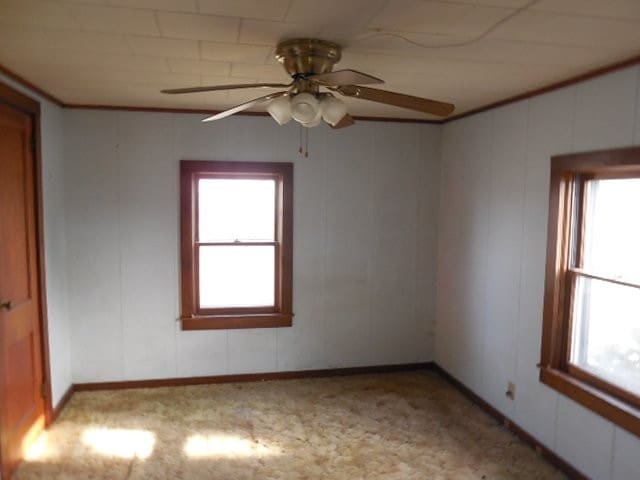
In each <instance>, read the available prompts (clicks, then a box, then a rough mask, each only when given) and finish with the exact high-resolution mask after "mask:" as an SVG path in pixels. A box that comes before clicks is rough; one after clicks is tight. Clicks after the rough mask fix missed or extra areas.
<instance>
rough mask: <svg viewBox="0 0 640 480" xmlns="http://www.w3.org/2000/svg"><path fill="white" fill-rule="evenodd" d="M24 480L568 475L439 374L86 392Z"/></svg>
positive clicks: (27, 465)
mask: <svg viewBox="0 0 640 480" xmlns="http://www.w3.org/2000/svg"><path fill="white" fill-rule="evenodd" d="M28 457H29V458H28V459H27V460H26V461H25V462H24V463H23V465H22V466H21V468H20V469H19V470H18V473H17V475H16V477H15V478H16V480H29V479H46V480H56V479H60V480H61V479H64V480H76V479H77V480H80V479H82V480H87V479H92V480H98V479H105V480H106V479H109V480H124V479H131V480H133V479H140V480H142V479H144V480H152V479H188V480H192V479H194V480H195V479H206V480H217V479H220V480H222V479H224V480H245V479H252V480H262V479H264V480H276V479H287V480H302V479H341V480H343V479H344V480H356V479H363V480H364V479H366V480H374V479H387V480H389V479H398V480H400V479H401V480H410V479H420V480H440V479H442V480H444V479H451V480H454V479H455V480H463V479H465V480H466V479H474V480H481V479H485V480H496V479H518V480H527V479H562V478H565V477H564V476H563V475H562V474H560V473H559V472H558V471H556V470H555V469H554V468H553V467H552V466H550V465H549V464H547V463H546V462H545V461H544V460H542V459H541V458H540V457H538V456H537V455H536V453H535V452H534V451H533V450H531V449H530V448H529V447H527V446H526V445H524V444H523V443H521V442H520V441H519V440H518V439H516V438H515V437H514V436H512V435H511V434H510V433H508V432H507V431H506V430H505V429H504V428H502V427H501V426H499V425H498V424H496V422H495V420H493V419H492V418H490V417H488V416H487V415H486V414H484V413H483V412H482V411H481V410H479V409H478V408H477V407H476V406H474V405H473V404H472V403H470V402H469V401H468V400H467V399H466V398H465V397H463V396H462V395H461V394H460V393H459V392H457V391H456V390H454V388H453V387H451V386H450V385H449V384H448V383H447V382H445V381H444V380H442V379H441V378H440V377H439V376H437V375H436V374H433V373H431V372H416V373H402V374H382V375H362V376H349V377H337V378H320V379H309V380H284V381H273V382H261V383H238V384H218V385H206V386H192V387H170V388H157V389H139V390H119V391H104V392H84V393H77V394H75V395H74V396H73V398H72V399H71V402H70V403H69V405H68V406H67V407H66V409H65V410H64V412H63V413H62V414H61V416H60V417H59V418H58V420H57V421H56V423H55V424H54V425H53V427H52V428H51V429H50V430H49V431H48V432H46V433H45V434H44V435H43V436H42V437H41V438H40V439H39V441H38V442H37V443H36V444H35V445H34V447H33V448H32V449H31V451H30V452H29V456H28Z"/></svg>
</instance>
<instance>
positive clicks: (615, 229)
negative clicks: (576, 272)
mask: <svg viewBox="0 0 640 480" xmlns="http://www.w3.org/2000/svg"><path fill="white" fill-rule="evenodd" d="M639 211H640V179H636V178H632V179H617V180H592V181H590V182H588V199H587V211H586V221H585V238H584V268H585V269H586V270H588V271H590V272H594V273H598V274H600V275H603V276H608V277H612V278H620V279H626V280H629V281H637V282H640V248H638V245H640V215H639Z"/></svg>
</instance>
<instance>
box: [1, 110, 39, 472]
mask: <svg viewBox="0 0 640 480" xmlns="http://www.w3.org/2000/svg"><path fill="white" fill-rule="evenodd" d="M32 135H33V118H32V117H31V116H30V115H28V114H26V113H23V112H21V111H19V110H15V109H13V108H10V107H8V106H6V105H4V104H2V103H0V459H1V462H0V464H1V467H2V478H3V479H4V480H7V479H8V478H9V476H10V475H11V474H12V473H13V471H14V470H15V468H16V467H17V465H18V463H19V462H20V460H21V459H22V458H23V456H24V453H25V450H26V449H27V448H28V446H29V443H30V441H31V440H33V438H34V437H35V436H36V435H37V434H38V433H39V432H40V431H41V430H42V428H43V427H44V420H45V414H44V413H45V402H44V389H43V362H42V354H43V353H42V341H41V335H42V332H41V313H40V312H41V309H40V298H41V297H40V290H39V288H40V287H39V271H38V244H37V230H36V225H37V223H36V195H35V193H36V190H35V168H34V166H35V164H34V162H35V158H34V157H35V155H34V149H33V142H32Z"/></svg>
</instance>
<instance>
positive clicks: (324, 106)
mask: <svg viewBox="0 0 640 480" xmlns="http://www.w3.org/2000/svg"><path fill="white" fill-rule="evenodd" d="M320 111H321V112H322V118H323V119H324V121H325V122H327V123H328V124H329V125H331V126H335V125H336V124H337V123H338V122H339V121H340V120H342V118H343V117H344V116H345V115H346V114H347V106H346V105H345V104H344V102H343V101H342V100H338V99H337V98H335V97H333V96H331V95H327V96H326V97H324V98H323V99H322V101H321V102H320Z"/></svg>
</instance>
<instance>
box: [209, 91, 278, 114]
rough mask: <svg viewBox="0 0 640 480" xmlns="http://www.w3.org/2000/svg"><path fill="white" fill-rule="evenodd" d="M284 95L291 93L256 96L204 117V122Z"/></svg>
mask: <svg viewBox="0 0 640 480" xmlns="http://www.w3.org/2000/svg"><path fill="white" fill-rule="evenodd" d="M283 95H289V92H288V91H286V90H285V91H283V92H276V93H271V94H269V95H265V96H264V97H259V98H254V99H253V100H249V101H248V102H245V103H241V104H240V105H236V106H235V107H233V108H230V109H229V110H225V111H224V112H220V113H216V114H215V115H212V116H210V117H207V118H205V119H203V120H202V121H203V122H212V121H214V120H220V119H221V118H226V117H229V116H231V115H233V114H234V113H238V112H242V111H243V110H247V109H248V108H251V107H253V106H255V105H260V104H261V103H265V102H268V101H269V100H273V99H274V98H278V97H282V96H283Z"/></svg>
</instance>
